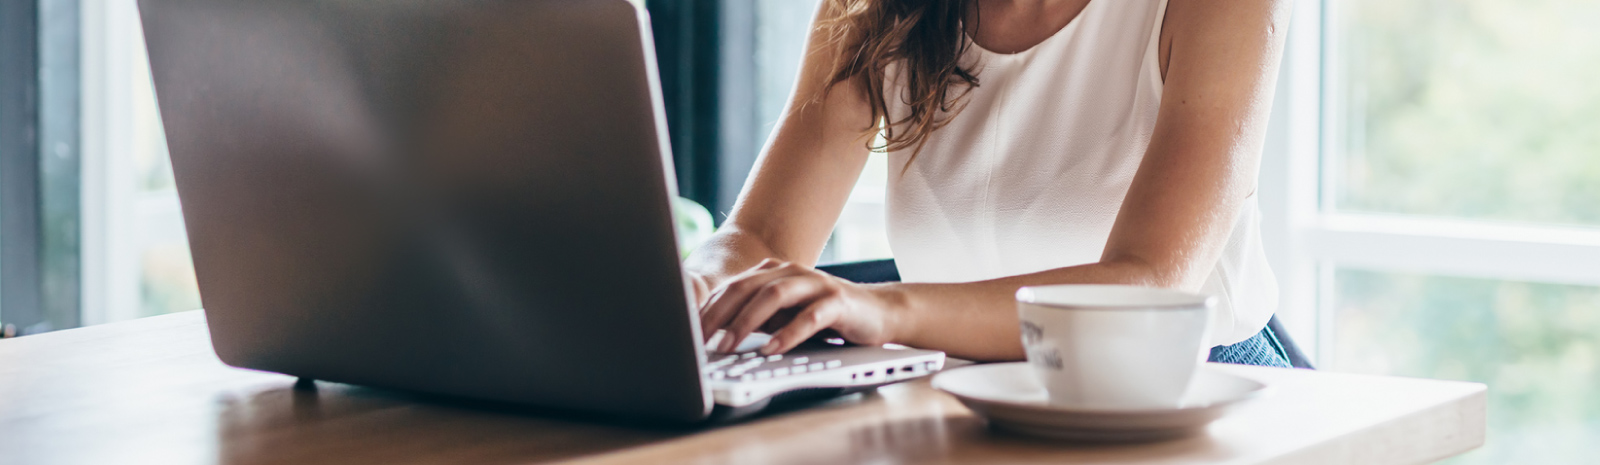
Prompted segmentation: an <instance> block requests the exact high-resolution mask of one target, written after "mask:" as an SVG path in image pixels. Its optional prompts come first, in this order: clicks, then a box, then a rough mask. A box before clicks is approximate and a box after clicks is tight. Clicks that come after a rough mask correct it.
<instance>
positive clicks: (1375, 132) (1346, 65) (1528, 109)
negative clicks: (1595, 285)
mask: <svg viewBox="0 0 1600 465" xmlns="http://www.w3.org/2000/svg"><path fill="white" fill-rule="evenodd" d="M1330 6H1332V7H1333V11H1336V12H1338V14H1335V15H1334V16H1333V18H1334V20H1335V23H1334V24H1336V27H1335V28H1334V29H1333V30H1334V31H1335V32H1336V34H1337V35H1336V36H1335V38H1334V40H1333V41H1332V42H1331V45H1333V46H1334V47H1336V48H1335V49H1334V50H1335V52H1334V54H1333V56H1336V57H1339V59H1338V60H1335V61H1334V62H1333V63H1332V66H1333V67H1334V68H1333V71H1334V74H1333V75H1334V79H1332V80H1330V81H1329V84H1332V86H1331V87H1330V88H1329V90H1330V91H1331V92H1333V94H1332V95H1333V96H1334V98H1333V102H1332V103H1334V104H1335V106H1336V107H1339V106H1342V107H1343V108H1342V109H1343V111H1342V112H1340V118H1338V119H1337V120H1336V121H1335V123H1336V126H1337V128H1336V129H1335V133H1334V134H1332V136H1333V137H1334V142H1335V144H1342V147H1340V148H1341V149H1342V150H1339V151H1338V154H1337V155H1336V157H1337V159H1338V161H1339V163H1337V166H1338V169H1339V170H1340V172H1339V173H1337V174H1336V178H1335V179H1336V180H1337V183H1338V189H1337V199H1336V201H1337V203H1338V205H1339V208H1341V209H1347V210H1362V211H1378V212H1392V213H1405V214H1423V215H1438V216H1453V217H1466V218H1479V219H1492V220H1509V221H1528V222H1542V223H1568V224H1586V225H1600V201H1597V200H1600V85H1597V83H1600V28H1596V27H1594V24H1597V23H1600V2H1595V1H1581V0H1523V1H1511V0H1356V1H1338V2H1330Z"/></svg>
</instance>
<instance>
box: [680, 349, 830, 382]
mask: <svg viewBox="0 0 1600 465" xmlns="http://www.w3.org/2000/svg"><path fill="white" fill-rule="evenodd" d="M843 364H844V362H841V361H839V360H824V359H819V358H817V357H810V356H804V355H801V356H793V357H790V356H784V355H782V354H776V355H768V356H765V357H763V356H761V354H758V353H755V352H746V353H743V354H726V355H724V354H716V355H713V356H712V359H711V362H710V363H707V364H706V368H705V370H706V373H707V375H708V376H710V377H711V380H712V381H758V380H764V379H772V378H782V377H785V376H791V375H800V374H806V373H813V372H818V371H823V370H830V369H834V368H839V367H840V366H841V365H843Z"/></svg>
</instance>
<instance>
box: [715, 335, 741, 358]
mask: <svg viewBox="0 0 1600 465" xmlns="http://www.w3.org/2000/svg"><path fill="white" fill-rule="evenodd" d="M736 344H738V343H736V342H734V341H733V336H729V335H726V334H724V335H723V336H722V343H721V344H717V352H721V353H724V354H726V353H730V352H733V348H734V347H737V345H736Z"/></svg>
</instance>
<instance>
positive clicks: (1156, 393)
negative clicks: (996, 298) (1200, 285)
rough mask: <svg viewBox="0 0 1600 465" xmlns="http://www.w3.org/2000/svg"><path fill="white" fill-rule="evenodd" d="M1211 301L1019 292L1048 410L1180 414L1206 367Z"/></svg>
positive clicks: (1094, 289)
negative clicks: (1170, 410) (1050, 407)
mask: <svg viewBox="0 0 1600 465" xmlns="http://www.w3.org/2000/svg"><path fill="white" fill-rule="evenodd" d="M1215 305H1216V304H1215V299H1214V298H1212V297H1209V296H1205V295H1199V294H1192V293H1187V292H1181V291H1175V290H1170V289H1158V288H1149V287H1137V286H1116V285H1076V284H1073V285H1058V286H1035V287H1024V288H1022V289H1019V290H1017V317H1018V318H1019V319H1020V320H1021V325H1022V345H1023V348H1024V349H1026V351H1027V354H1028V364H1029V365H1030V366H1031V367H1032V368H1033V372H1034V373H1035V374H1036V375H1037V376H1038V379H1039V382H1040V384H1041V385H1042V386H1043V387H1044V388H1045V391H1046V392H1048V393H1049V398H1050V403H1052V404H1057V405H1062V406H1067V407H1073V408H1082V409H1104V410H1130V409H1133V410H1137V409H1162V408H1178V407H1182V406H1183V405H1184V394H1185V392H1187V391H1188V390H1189V386H1190V384H1191V383H1192V381H1193V380H1194V374H1195V371H1196V370H1198V369H1199V367H1200V364H1201V363H1203V362H1205V359H1206V355H1207V353H1208V352H1209V351H1207V350H1206V349H1207V347H1206V341H1208V340H1210V331H1211V311H1212V308H1213V307H1214V306H1215Z"/></svg>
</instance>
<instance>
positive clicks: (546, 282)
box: [139, 0, 944, 422]
mask: <svg viewBox="0 0 1600 465" xmlns="http://www.w3.org/2000/svg"><path fill="white" fill-rule="evenodd" d="M139 10H140V13H141V16H142V21H143V24H144V31H145V38H146V41H147V45H148V47H149V54H150V64H151V70H152V74H153V76H154V79H155V87H156V94H157V100H158V103H159V107H160V112H161V116H162V121H163V124H164V125H165V130H166V136H167V144H168V147H169V150H170V153H171V159H172V168H173V172H174V174H175V176H176V182H177V187H178V195H179V199H180V201H181V203H182V209H183V216H184V220H185V223H186V226H187V228H188V236H189V243H190V248H191V252H192V254H193V258H194V266H195V272H196V274H197V277H198V280H199V286H200V293H201V297H202V302H203V303H204V306H205V309H206V310H205V312H206V318H207V323H208V325H209V327H210V330H211V335H212V342H213V346H214V348H215V350H216V353H217V355H218V356H219V357H220V358H221V359H222V361H224V362H226V363H228V364H229V365H233V366H236V367H242V368H249V369H255V370H264V371H270V372H277V373H284V374H289V375H294V376H299V377H302V378H308V379H316V380H328V381H335V382H343V383H351V384H357V385H367V386H374V387H380V388H388V389H397V390H405V391H412V392H420V393H428V394H437V395H444V396H451V397H460V398H469V399H478V400H488V401H493V402H505V403H514V404H520V405H529V406H537V407H542V408H552V409H560V410H567V411H573V412H580V413H582V414H585V415H600V416H614V417H626V418H638V419H651V420H664V421H670V422H699V421H703V420H706V419H708V418H711V417H712V416H713V413H717V414H718V415H722V414H723V413H727V414H728V415H734V413H729V412H744V413H748V412H752V411H755V410H759V409H760V408H762V407H763V406H765V405H768V404H770V403H772V402H773V401H774V400H783V399H785V398H790V397H806V396H810V395H815V394H819V393H821V394H824V395H830V394H838V393H845V392H851V391H855V390H863V389H870V388H873V387H876V386H880V385H883V384H887V383H893V382H898V381H903V380H907V379H912V378H918V377H923V376H927V375H928V374H930V373H932V372H934V371H937V370H939V369H940V368H941V367H942V366H943V363H944V354H943V353H941V352H935V351H925V350H914V349H906V348H886V347H862V346H849V345H840V344H832V343H827V342H811V343H807V344H806V345H805V346H803V347H801V348H800V349H798V350H795V351H793V352H790V353H788V354H784V355H781V356H777V355H774V356H769V357H763V356H760V355H759V354H755V353H750V352H744V353H732V354H712V353H708V352H707V349H706V348H707V347H708V346H707V345H706V344H703V343H702V335H701V332H700V327H699V315H698V309H696V308H695V306H694V305H692V304H691V302H690V300H689V297H688V292H687V289H688V288H687V285H686V281H685V278H684V275H683V272H682V268H681V266H680V264H679V252H678V249H677V246H676V242H677V241H676V240H675V236H674V228H673V225H674V218H673V214H672V210H671V207H670V206H669V200H670V199H671V198H672V197H673V196H674V195H675V192H676V187H675V185H674V178H673V176H672V173H673V172H674V170H673V167H672V157H671V155H670V152H669V149H668V144H667V138H666V131H665V129H664V128H665V118H664V116H663V110H662V97H661V91H660V89H659V80H658V78H657V76H656V74H655V73H656V71H655V70H656V67H655V57H654V52H653V50H652V46H651V33H650V27H649V21H648V18H647V16H646V14H645V12H644V11H643V10H642V9H641V8H639V7H637V6H636V5H634V4H633V3H630V2H628V1H626V0H515V1H514V0H419V1H408V2H374V1H369V0H140V1H139ZM745 342H746V343H745V344H743V345H742V346H743V347H746V348H750V347H755V346H759V344H757V343H752V342H751V341H748V340H747V341H745ZM757 342H759V341H757ZM710 347H715V346H710Z"/></svg>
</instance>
